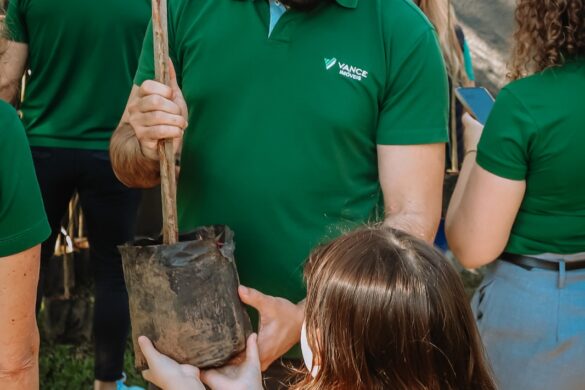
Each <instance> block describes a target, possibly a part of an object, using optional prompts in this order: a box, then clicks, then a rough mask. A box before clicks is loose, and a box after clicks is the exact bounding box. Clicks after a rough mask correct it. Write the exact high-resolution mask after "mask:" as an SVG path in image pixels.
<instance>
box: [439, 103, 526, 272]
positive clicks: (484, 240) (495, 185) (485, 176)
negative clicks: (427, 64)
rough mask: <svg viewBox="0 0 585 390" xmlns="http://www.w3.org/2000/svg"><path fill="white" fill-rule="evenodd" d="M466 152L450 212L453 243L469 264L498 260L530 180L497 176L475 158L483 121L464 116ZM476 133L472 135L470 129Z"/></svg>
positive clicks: (462, 260)
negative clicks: (478, 121) (480, 123)
mask: <svg viewBox="0 0 585 390" xmlns="http://www.w3.org/2000/svg"><path fill="white" fill-rule="evenodd" d="M464 123H465V132H466V142H465V143H466V149H467V150H469V151H471V152H470V153H468V154H466V158H465V159H464V161H463V167H462V169H461V173H460V175H459V180H458V181H457V185H456V187H455V191H454V193H453V197H452V198H451V203H450V204H449V210H448V212H447V220H446V233H447V239H448V241H449V247H450V248H451V250H452V251H453V253H454V254H455V256H456V257H457V259H458V260H459V262H460V263H461V264H462V265H463V266H465V267H467V268H477V267H480V266H482V265H485V264H488V263H490V262H492V261H494V260H495V259H496V258H497V257H498V256H499V255H500V254H501V253H502V251H503V250H504V248H505V247H506V244H507V243H508V239H509V237H510V231H511V230H512V226H513V224H514V221H515V219H516V215H517V214H518V210H519V209H520V205H521V203H522V199H523V198H524V193H525V191H526V182H525V181H519V180H509V179H505V178H502V177H499V176H496V175H494V174H492V173H490V172H488V171H486V170H485V169H483V168H482V167H480V166H479V165H477V164H476V162H475V152H473V150H475V149H476V148H477V143H478V140H479V135H480V134H481V125H479V124H478V123H477V122H475V121H474V120H473V119H471V117H469V116H468V115H466V116H465V117H464ZM470 132H471V133H475V135H473V134H472V135H469V133H470Z"/></svg>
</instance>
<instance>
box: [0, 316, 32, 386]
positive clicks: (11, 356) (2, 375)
mask: <svg viewBox="0 0 585 390" xmlns="http://www.w3.org/2000/svg"><path fill="white" fill-rule="evenodd" d="M27 342H28V345H27V348H23V346H22V345H16V346H15V347H16V348H11V346H10V345H8V346H4V347H3V348H2V350H1V351H0V389H3V390H38V388H39V364H38V361H39V333H38V330H37V327H36V323H35V325H34V327H33V328H32V329H31V332H30V334H29V337H27Z"/></svg>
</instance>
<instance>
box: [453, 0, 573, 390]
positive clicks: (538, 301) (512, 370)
mask: <svg viewBox="0 0 585 390" xmlns="http://www.w3.org/2000/svg"><path fill="white" fill-rule="evenodd" d="M583 15H585V3H583V1H581V0H566V1H562V2H542V1H538V0H520V1H519V3H518V5H517V8H516V21H517V23H518V28H517V31H516V34H515V36H514V37H515V50H514V55H513V58H512V62H511V77H512V79H513V80H514V81H513V82H512V83H510V84H509V85H507V86H506V87H505V88H504V89H503V90H502V91H501V92H500V94H499V95H498V97H497V100H496V103H495V106H494V108H493V110H492V112H491V114H490V117H489V119H488V121H487V123H486V125H485V129H483V127H482V126H481V125H480V124H479V123H478V122H476V121H475V120H473V119H472V118H471V117H470V116H465V118H464V122H465V127H466V129H465V148H466V152H465V156H466V157H465V160H464V163H463V169H462V172H461V176H460V179H459V182H458V183H457V186H456V189H455V193H454V195H453V198H452V200H451V204H450V206H449V211H448V214H447V236H448V239H449V245H450V247H451V249H452V250H453V252H454V253H455V255H456V257H457V258H458V259H459V261H460V262H461V263H462V264H463V265H464V266H465V267H469V268H476V267H480V266H483V265H488V264H489V267H488V274H487V276H486V278H485V279H484V281H483V283H482V284H481V286H480V287H479V289H478V290H477V291H476V293H475V296H474V297H473V301H472V306H473V309H474V312H475V316H476V320H477V323H478V326H479V330H480V333H481V335H482V337H483V342H484V343H485V346H486V349H487V353H488V355H489V358H490V361H491V364H492V367H493V370H494V373H495V376H496V379H497V380H498V382H499V386H500V387H499V388H501V389H503V390H508V389H510V390H515V389H531V390H538V389H543V390H544V389H563V390H572V389H575V390H576V389H582V388H583V383H585V373H583V370H581V369H579V367H578V366H577V367H576V366H575V363H577V364H580V362H582V361H583V360H584V359H585V170H584V169H583V167H585V153H583V145H585V131H584V130H585V110H584V106H583V102H584V101H585V19H584V18H583Z"/></svg>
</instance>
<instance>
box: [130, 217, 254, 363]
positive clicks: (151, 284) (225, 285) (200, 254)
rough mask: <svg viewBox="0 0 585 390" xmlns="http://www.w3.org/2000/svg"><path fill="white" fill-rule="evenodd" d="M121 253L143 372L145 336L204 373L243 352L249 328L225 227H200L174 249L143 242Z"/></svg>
mask: <svg viewBox="0 0 585 390" xmlns="http://www.w3.org/2000/svg"><path fill="white" fill-rule="evenodd" d="M119 249H120V252H121V254H122V262H123V265H124V277H125V279H126V286H127V288H128V295H129V299H130V317H131V322H132V340H133V342H134V350H135V355H136V367H137V368H138V369H140V370H143V369H146V368H147V363H146V359H144V356H143V355H142V352H141V351H140V347H139V346H138V344H137V340H138V337H139V336H142V335H143V336H147V337H148V338H150V340H152V342H153V344H154V345H155V347H156V348H157V349H158V350H159V351H160V352H161V353H163V354H165V355H167V356H169V357H171V358H172V359H174V360H176V361H178V362H180V363H182V364H191V365H194V366H196V367H203V368H205V367H218V366H221V365H223V364H224V363H226V362H227V361H228V360H229V359H230V358H232V357H233V356H235V355H236V354H238V353H240V352H242V351H243V350H244V349H245V347H246V339H247V337H248V335H249V334H250V333H251V331H252V326H251V324H250V318H249V317H248V313H247V311H246V309H245V307H244V305H243V304H242V303H241V301H240V299H239V296H238V291H237V290H238V285H239V279H238V274H237V270H236V264H235V261H234V240H233V232H232V231H231V230H230V229H229V228H228V227H227V226H221V225H217V226H209V227H203V228H200V229H197V230H196V231H194V232H193V233H190V234H187V235H182V236H181V237H180V238H179V242H178V243H177V244H173V245H161V241H160V240H158V241H156V240H151V239H145V240H138V241H136V242H134V243H131V244H127V245H124V246H120V247H119Z"/></svg>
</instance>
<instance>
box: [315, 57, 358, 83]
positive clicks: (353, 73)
mask: <svg viewBox="0 0 585 390" xmlns="http://www.w3.org/2000/svg"><path fill="white" fill-rule="evenodd" d="M335 65H337V69H338V70H339V74H340V75H341V76H343V77H346V78H348V79H352V80H357V81H362V80H363V79H367V78H368V71H366V70H363V69H361V68H358V67H357V66H353V65H349V64H346V63H343V62H341V61H338V60H337V58H335V57H333V58H325V69H327V70H330V69H331V68H333V67H334V66H335Z"/></svg>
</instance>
